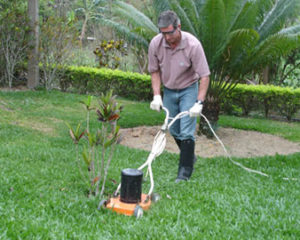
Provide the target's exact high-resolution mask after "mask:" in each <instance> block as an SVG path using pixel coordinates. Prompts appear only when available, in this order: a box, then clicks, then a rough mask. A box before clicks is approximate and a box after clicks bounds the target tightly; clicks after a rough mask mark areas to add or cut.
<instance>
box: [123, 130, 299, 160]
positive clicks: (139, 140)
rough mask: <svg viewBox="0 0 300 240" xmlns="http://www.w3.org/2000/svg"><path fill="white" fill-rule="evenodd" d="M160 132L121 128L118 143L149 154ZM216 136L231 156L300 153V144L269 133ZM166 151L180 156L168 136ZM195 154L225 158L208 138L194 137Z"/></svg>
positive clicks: (221, 132) (222, 133)
mask: <svg viewBox="0 0 300 240" xmlns="http://www.w3.org/2000/svg"><path fill="white" fill-rule="evenodd" d="M159 129H160V127H159V126H155V127H147V126H142V127H136V128H127V129H121V130H120V131H121V136H122V137H121V142H120V144H122V145H125V146H128V147H131V148H137V149H143V150H147V151H151V148H152V143H153V140H154V137H155V135H156V134H157V133H158V131H159ZM216 134H217V135H218V137H219V138H220V139H221V141H222V142H223V144H224V145H225V147H226V149H227V151H228V153H229V154H230V155H231V156H234V157H243V158H250V157H259V156H272V155H276V154H281V155H288V154H292V153H295V152H300V144H299V143H294V142H290V141H288V140H286V139H283V138H281V137H278V136H274V135H271V134H264V133H260V132H255V131H245V130H237V129H232V128H219V129H218V130H217V132H216ZM165 150H166V151H168V152H171V153H179V149H178V147H177V145H176V143H175V141H174V139H173V138H172V137H171V136H170V134H169V133H167V135H166V148H165ZM195 152H196V154H197V155H198V156H200V157H205V158H212V157H216V156H226V153H225V151H224V150H223V148H222V146H221V144H220V143H219V142H218V141H217V140H216V139H207V138H206V137H205V136H196V146H195Z"/></svg>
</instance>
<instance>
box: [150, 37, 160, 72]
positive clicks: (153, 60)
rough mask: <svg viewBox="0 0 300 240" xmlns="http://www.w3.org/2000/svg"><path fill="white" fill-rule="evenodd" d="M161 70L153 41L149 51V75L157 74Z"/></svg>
mask: <svg viewBox="0 0 300 240" xmlns="http://www.w3.org/2000/svg"><path fill="white" fill-rule="evenodd" d="M158 70H159V63H158V59H157V55H156V47H155V43H154V41H153V40H152V41H151V42H150V45H149V49H148V71H149V73H153V72H157V71H158Z"/></svg>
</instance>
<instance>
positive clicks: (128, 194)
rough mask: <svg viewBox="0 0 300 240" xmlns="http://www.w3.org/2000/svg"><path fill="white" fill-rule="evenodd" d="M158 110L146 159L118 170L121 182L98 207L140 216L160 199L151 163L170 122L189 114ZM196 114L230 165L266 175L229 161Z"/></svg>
mask: <svg viewBox="0 0 300 240" xmlns="http://www.w3.org/2000/svg"><path fill="white" fill-rule="evenodd" d="M162 109H163V110H164V111H165V114H166V117H165V120H164V124H163V125H162V127H161V128H160V130H159V131H158V133H157V134H156V136H155V138H154V141H153V144H152V149H151V152H150V154H149V156H148V158H147V160H146V162H145V163H144V164H142V165H141V166H140V167H139V168H138V169H131V168H127V169H124V170H122V173H121V183H120V184H119V185H118V188H117V190H116V191H115V192H114V194H113V197H112V198H110V199H109V200H105V199H104V200H102V201H100V203H99V205H98V209H101V208H108V209H111V210H112V211H115V212H117V213H120V214H124V215H128V216H132V215H134V216H135V217H137V218H140V217H141V216H143V211H144V210H148V209H149V208H150V205H151V203H155V202H157V201H158V200H159V199H160V195H159V194H157V193H153V189H154V180H153V173H152V167H151V164H152V162H153V161H154V159H155V158H156V157H158V156H159V155H160V154H161V153H162V152H163V151H164V149H165V146H166V133H167V131H168V129H170V127H171V126H172V125H173V124H174V122H175V121H177V120H178V119H180V118H183V117H185V116H188V115H189V111H183V112H181V113H178V114H177V115H176V116H175V117H174V118H171V117H170V116H169V111H168V109H167V108H165V107H162ZM200 115H201V116H202V117H203V118H204V120H205V121H206V122H207V124H208V126H209V128H210V130H211V131H212V133H213V134H214V136H215V138H216V139H217V141H218V142H219V143H220V144H221V146H222V148H223V149H224V151H225V153H226V155H227V157H228V158H229V160H230V161H231V162H232V163H233V164H235V165H237V166H239V167H241V168H243V169H244V170H246V171H248V172H252V173H256V174H259V175H262V176H266V177H268V175H267V174H265V173H263V172H260V171H257V170H253V169H251V168H247V167H245V166H243V165H242V164H241V163H238V162H236V161H234V160H232V158H231V156H230V154H229V153H228V152H227V150H226V148H225V146H224V144H223V143H222V141H221V140H220V138H219V137H218V136H217V135H216V133H215V131H214V130H213V128H212V127H211V125H210V123H209V121H208V119H207V118H206V117H205V116H204V115H203V114H202V113H201V114H200ZM145 167H147V173H146V177H147V175H148V174H149V177H150V190H149V192H148V193H147V194H144V193H141V188H142V187H141V186H142V179H143V171H142V170H143V169H144V168H145ZM120 190H121V194H120Z"/></svg>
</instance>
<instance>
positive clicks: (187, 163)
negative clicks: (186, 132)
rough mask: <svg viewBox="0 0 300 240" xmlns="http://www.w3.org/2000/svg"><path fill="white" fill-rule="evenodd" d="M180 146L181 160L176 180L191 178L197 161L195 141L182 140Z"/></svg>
mask: <svg viewBox="0 0 300 240" xmlns="http://www.w3.org/2000/svg"><path fill="white" fill-rule="evenodd" d="M180 147H181V148H180V150H181V151H180V161H179V167H178V174H177V178H176V181H175V182H180V181H182V180H185V181H187V180H188V179H190V177H191V175H192V173H193V170H194V163H195V161H196V156H195V142H194V141H193V140H192V139H188V140H183V141H181V145H180Z"/></svg>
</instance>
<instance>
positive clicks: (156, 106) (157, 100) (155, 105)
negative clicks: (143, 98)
mask: <svg viewBox="0 0 300 240" xmlns="http://www.w3.org/2000/svg"><path fill="white" fill-rule="evenodd" d="M162 106H163V102H162V99H161V96H160V95H154V97H153V101H152V102H151V103H150V108H151V109H152V110H156V111H158V112H159V111H160V108H161V107H162Z"/></svg>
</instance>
